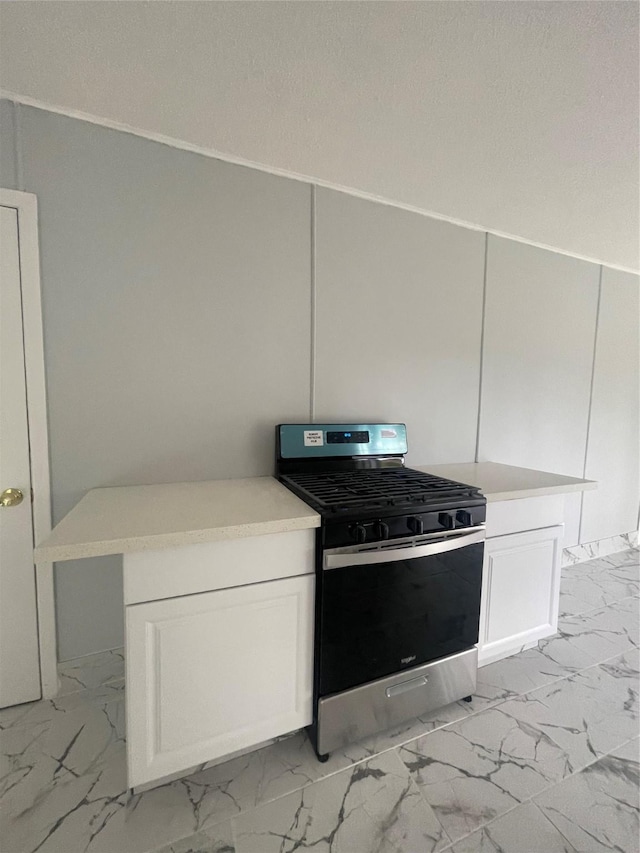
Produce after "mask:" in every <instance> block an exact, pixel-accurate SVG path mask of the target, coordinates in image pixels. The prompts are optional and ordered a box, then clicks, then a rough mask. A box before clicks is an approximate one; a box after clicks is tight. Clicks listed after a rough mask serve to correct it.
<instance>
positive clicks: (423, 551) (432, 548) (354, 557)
mask: <svg viewBox="0 0 640 853" xmlns="http://www.w3.org/2000/svg"><path fill="white" fill-rule="evenodd" d="M484 540H485V532H484V529H483V530H477V531H475V532H474V533H468V534H466V535H464V536H449V537H447V538H446V539H444V540H443V541H441V542H430V543H429V544H428V545H415V546H413V547H410V548H385V549H384V550H379V551H360V552H356V553H353V554H325V556H324V563H323V569H325V570H327V569H342V568H345V567H347V566H368V565H372V564H374V563H392V562H395V561H397V560H417V559H418V557H433V556H435V555H436V554H444V553H446V552H447V551H457V550H458V549H459V548H466V547H467V545H475V544H477V543H479V542H484Z"/></svg>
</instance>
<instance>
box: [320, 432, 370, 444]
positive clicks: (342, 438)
mask: <svg viewBox="0 0 640 853" xmlns="http://www.w3.org/2000/svg"><path fill="white" fill-rule="evenodd" d="M327 444H369V430H362V431H361V432H327Z"/></svg>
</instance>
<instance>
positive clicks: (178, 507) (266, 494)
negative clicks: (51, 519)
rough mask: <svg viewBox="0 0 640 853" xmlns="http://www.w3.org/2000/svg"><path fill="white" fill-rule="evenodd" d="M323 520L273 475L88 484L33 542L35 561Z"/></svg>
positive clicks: (259, 532) (119, 551)
mask: <svg viewBox="0 0 640 853" xmlns="http://www.w3.org/2000/svg"><path fill="white" fill-rule="evenodd" d="M319 526H320V516H319V515H318V513H317V512H314V511H313V510H312V509H311V508H310V507H309V506H307V504H306V503H304V501H301V500H300V499H299V498H297V497H296V496H295V495H294V494H293V493H292V492H290V491H289V489H287V488H286V487H285V486H283V485H281V484H280V483H279V482H278V481H277V480H275V479H274V478H273V477H251V478H247V479H243V480H208V481H206V482H202V483H166V484H161V485H154V486H121V487H117V488H109V489H92V490H91V491H90V492H87V494H86V495H85V496H84V497H83V498H82V500H81V501H80V502H79V503H78V504H76V506H75V507H74V508H73V509H72V510H71V512H70V513H69V514H68V515H66V516H65V517H64V518H63V519H62V521H61V522H60V523H59V524H58V525H56V527H55V528H54V530H53V531H52V533H51V535H50V536H49V537H48V538H47V539H46V540H45V541H44V542H42V543H41V544H40V545H39V546H38V547H37V548H36V549H35V561H36V562H37V563H52V562H56V561H57V560H76V559H80V558H82V557H101V556H105V555H106V554H129V553H132V552H134V551H150V550H156V549H158V548H171V547H175V546H178V545H193V544H195V543H198V542H216V541H218V540H220V539H239V538H242V537H246V536H261V535H263V534H266V533H285V532H287V531H289V530H305V529H308V528H312V527H319Z"/></svg>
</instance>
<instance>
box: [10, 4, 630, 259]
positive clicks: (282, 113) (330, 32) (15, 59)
mask: <svg viewBox="0 0 640 853" xmlns="http://www.w3.org/2000/svg"><path fill="white" fill-rule="evenodd" d="M638 9H639V7H638V4H637V3H633V2H616V0H611V2H599V0H589V2H545V3H541V2H538V0H517V2H490V1H489V0H484V2H414V3H396V2H375V3H374V2H355V3H345V2H342V0H339V2H311V3H309V2H305V3H300V2H279V3H273V2H271V3H249V2H245V3H225V2H207V3H140V2H130V3H96V2H93V0H91V2H75V3H64V2H63V3H59V2H49V0H47V1H46V2H29V3H25V2H23V3H20V2H18V3H3V4H2V30H1V31H0V39H1V41H0V48H1V49H0V62H1V65H0V73H1V79H2V85H3V86H4V87H5V89H7V90H9V91H11V92H14V93H17V94H19V95H21V96H23V97H30V98H35V99H37V100H39V101H40V102H42V103H43V104H45V105H47V104H48V105H57V106H58V107H60V108H62V109H64V110H80V111H84V112H85V113H88V114H90V115H93V116H98V117H101V118H103V119H109V120H111V121H114V122H120V123H124V124H126V125H128V126H130V127H133V128H138V129H140V130H142V131H146V132H151V133H155V134H164V135H166V136H168V137H171V138H173V139H176V140H184V141H186V142H187V143H190V144H194V145H197V146H201V147H202V148H204V149H208V150H214V151H218V152H222V153H224V154H226V155H230V156H232V157H240V158H245V159H247V160H250V161H253V162H255V163H261V164H264V165H266V166H267V167H271V168H276V169H283V170H287V171H289V172H295V173H298V174H301V175H307V176H310V177H312V178H313V179H316V180H321V181H326V182H329V183H330V184H332V185H333V186H338V187H351V188H355V189H357V190H360V191H364V192H367V193H371V194H374V195H377V196H382V197H384V198H387V199H391V200H392V201H396V202H402V203H404V204H408V205H413V206H415V207H417V208H420V209H422V210H426V211H433V212H436V213H438V214H441V215H444V216H449V217H453V218H457V219H459V220H464V221H466V222H471V223H475V224H476V225H479V226H481V227H482V228H483V229H486V230H489V231H499V232H505V233H507V234H510V235H516V236H518V237H521V238H525V239H527V240H530V241H533V242H537V243H542V244H545V245H548V246H552V247H556V248H558V249H560V250H563V251H566V252H572V253H575V254H578V255H581V256H584V257H587V258H591V259H596V260H600V261H602V262H604V263H608V264H611V265H621V266H625V267H628V268H631V269H633V270H637V269H638V234H639V221H638V138H639V103H640V99H639V92H638V50H639V47H638V45H639V37H638Z"/></svg>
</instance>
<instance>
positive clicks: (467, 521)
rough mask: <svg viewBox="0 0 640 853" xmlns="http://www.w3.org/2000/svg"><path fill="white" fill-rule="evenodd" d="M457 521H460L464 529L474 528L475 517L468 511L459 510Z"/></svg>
mask: <svg viewBox="0 0 640 853" xmlns="http://www.w3.org/2000/svg"><path fill="white" fill-rule="evenodd" d="M456 521H458V522H459V523H460V524H461V525H462V526H463V527H472V526H473V516H472V515H471V513H470V512H467V510H466V509H459V510H458V512H457V513H456Z"/></svg>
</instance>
